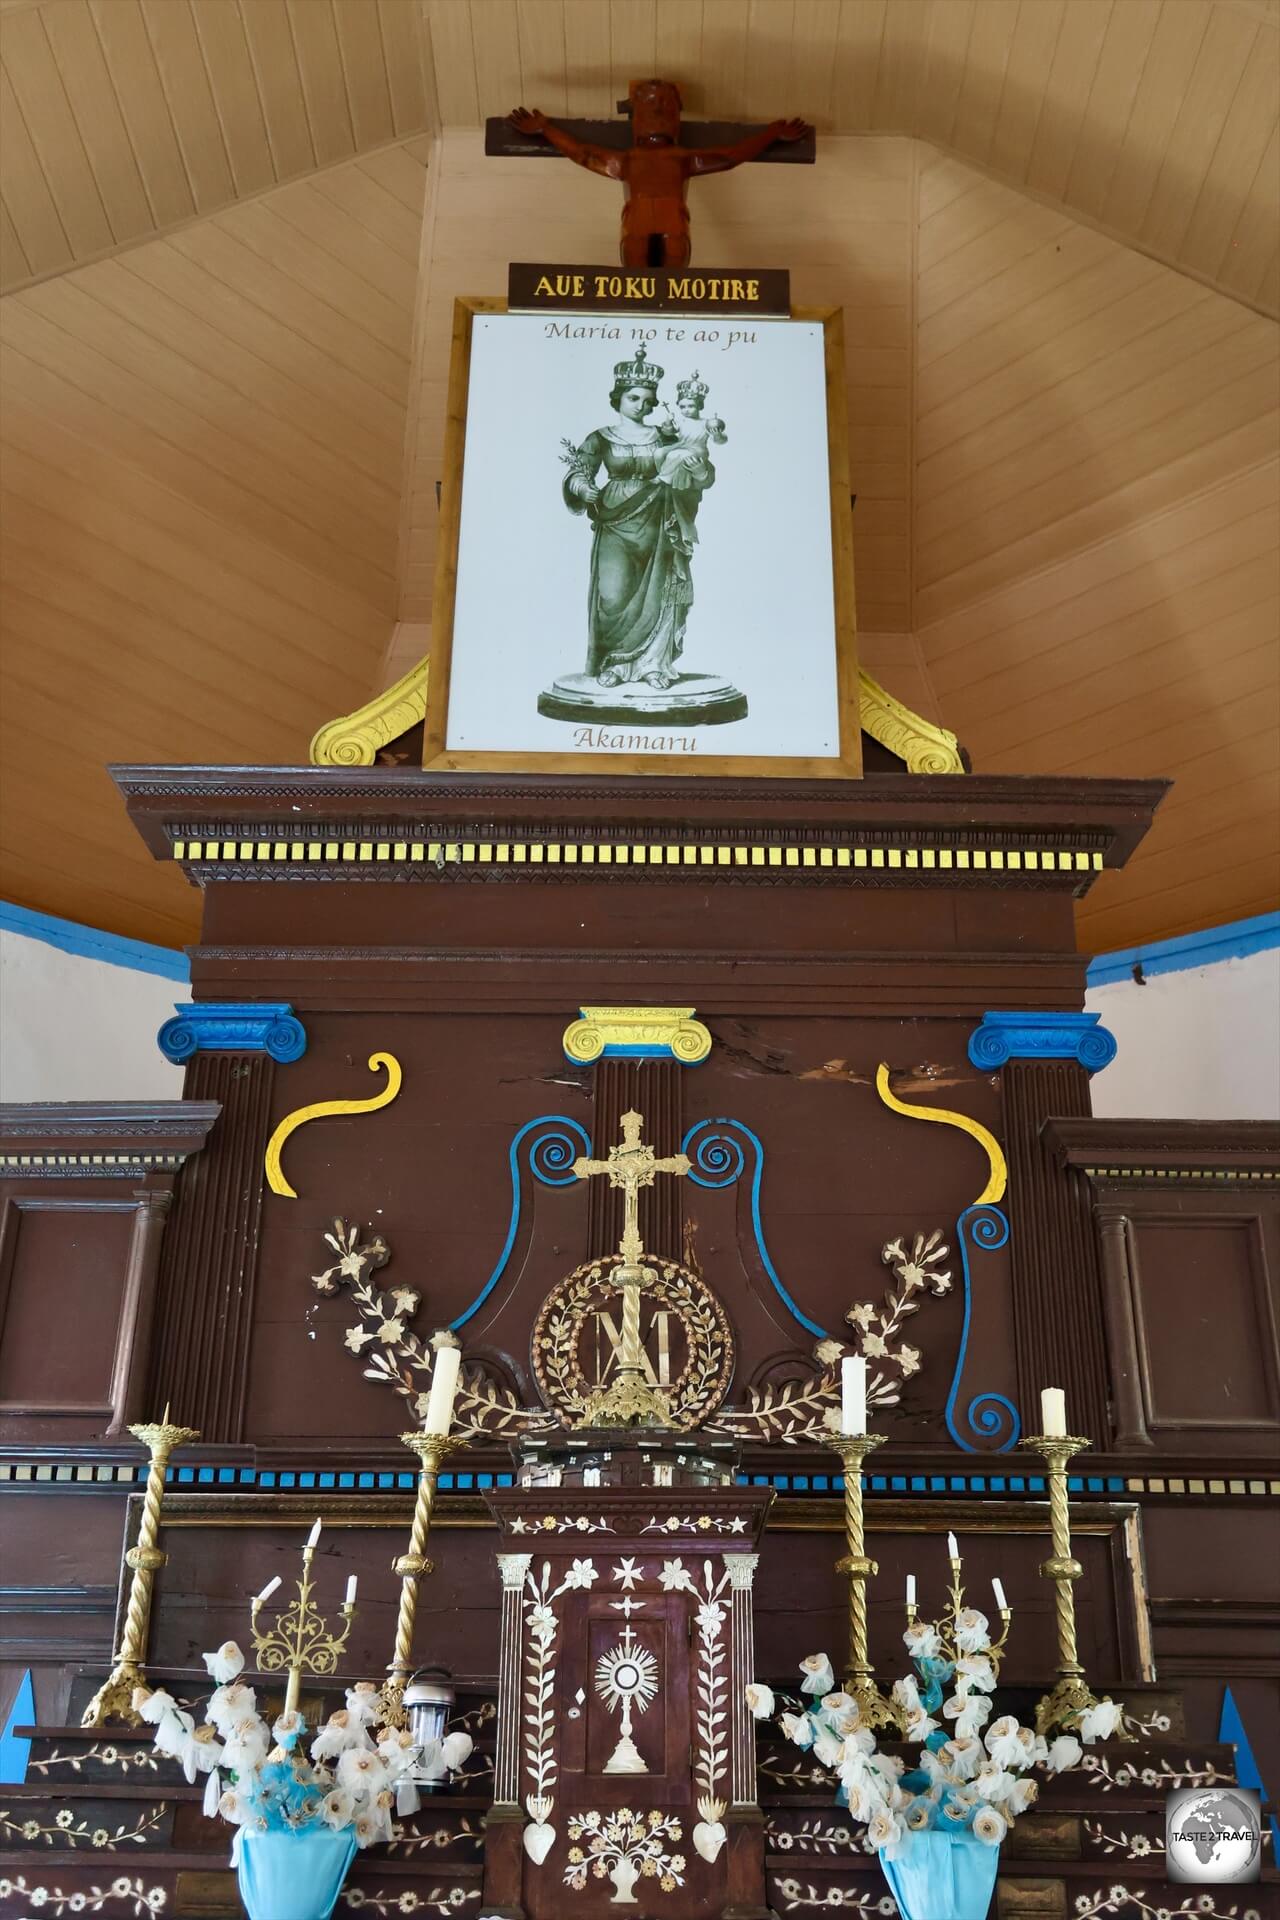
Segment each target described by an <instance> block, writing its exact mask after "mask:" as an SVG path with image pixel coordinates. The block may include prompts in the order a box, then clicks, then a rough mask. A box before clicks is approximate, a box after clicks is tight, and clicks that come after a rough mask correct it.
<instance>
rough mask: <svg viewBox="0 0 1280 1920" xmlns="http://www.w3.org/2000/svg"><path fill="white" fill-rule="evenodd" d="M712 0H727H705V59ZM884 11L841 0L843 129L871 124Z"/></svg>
mask: <svg viewBox="0 0 1280 1920" xmlns="http://www.w3.org/2000/svg"><path fill="white" fill-rule="evenodd" d="M713 4H719V5H723V4H724V0H704V5H705V9H706V11H704V16H703V18H704V24H703V59H704V60H707V58H708V53H707V44H706V42H707V30H706V19H707V17H708V14H709V12H710V8H711V6H712V5H713ZM960 4H961V5H967V4H969V0H960ZM885 13H886V0H840V29H839V35H838V38H837V40H836V60H835V72H834V76H833V82H832V89H831V113H832V119H833V121H834V123H835V125H836V127H837V129H838V130H839V131H841V132H845V133H865V132H866V130H867V129H868V127H869V126H870V125H871V103H872V101H873V100H874V99H875V94H876V76H877V72H878V69H879V66H880V42H881V40H882V39H883V38H884V22H885Z"/></svg>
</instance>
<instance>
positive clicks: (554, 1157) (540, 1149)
mask: <svg viewBox="0 0 1280 1920" xmlns="http://www.w3.org/2000/svg"><path fill="white" fill-rule="evenodd" d="M538 1127H546V1128H547V1129H548V1132H546V1133H545V1134H543V1135H542V1136H541V1137H540V1138H538V1139H537V1140H535V1141H534V1142H533V1143H532V1145H531V1146H530V1148H529V1166H530V1168H531V1169H532V1171H533V1174H534V1176H535V1178H536V1179H538V1180H541V1182H542V1184H543V1186H544V1187H567V1186H570V1185H572V1183H573V1181H574V1180H575V1179H576V1177H577V1176H576V1175H575V1173H574V1171H573V1162H574V1160H576V1159H577V1157H578V1156H577V1155H576V1153H575V1152H574V1151H573V1145H572V1142H571V1141H569V1140H567V1139H566V1138H565V1136H564V1134H562V1133H556V1132H554V1131H552V1129H554V1128H557V1127H568V1128H569V1129H570V1130H571V1131H572V1132H573V1133H576V1134H577V1136H578V1139H579V1140H580V1141H581V1143H582V1151H583V1152H584V1153H585V1154H590V1152H591V1140H590V1138H589V1136H588V1134H587V1131H586V1129H585V1127H581V1126H579V1125H578V1122H577V1121H576V1120H571V1119H570V1118H569V1116H568V1115H567V1114H564V1113H542V1114H539V1115H538V1118H537V1119H536V1120H526V1121H525V1123H524V1125H523V1126H522V1127H521V1129H520V1131H519V1133H517V1134H516V1136H515V1138H514V1140H513V1141H512V1142H511V1146H510V1148H509V1150H508V1152H507V1164H508V1166H509V1167H510V1169H511V1215H510V1218H509V1219H508V1221H507V1237H506V1239H505V1240H504V1242H503V1244H502V1252H501V1253H500V1254H499V1255H498V1263H497V1265H496V1266H495V1267H494V1269H493V1272H492V1273H491V1274H490V1275H489V1278H488V1279H487V1280H486V1281H485V1283H484V1285H483V1286H482V1287H481V1289H480V1291H479V1293H478V1294H477V1295H476V1297H475V1299H474V1300H473V1301H472V1302H471V1305H470V1306H469V1307H467V1308H465V1309H464V1310H463V1312H462V1313H460V1314H459V1315H458V1317H457V1319H456V1320H451V1321H450V1322H449V1325H450V1328H451V1330H452V1331H453V1332H454V1333H456V1332H457V1331H458V1328H459V1327H465V1326H466V1324H467V1322H468V1320H470V1319H471V1318H472V1317H473V1315H475V1314H477V1313H479V1311H480V1309H481V1307H482V1306H483V1305H484V1303H485V1301H486V1300H487V1299H488V1298H489V1295H490V1294H491V1293H492V1292H493V1290H494V1288H495V1287H496V1286H497V1284H498V1282H499V1280H501V1278H502V1276H503V1274H504V1273H505V1272H506V1266H507V1261H508V1260H509V1259H510V1258H511V1249H512V1247H513V1246H514V1245H515V1243H516V1230H517V1228H518V1227H519V1225H520V1145H521V1142H522V1141H523V1140H524V1139H525V1137H526V1136H527V1135H528V1134H530V1133H532V1132H534V1130H535V1129H536V1128H538ZM540 1154H541V1159H542V1162H543V1164H542V1165H539V1155H540ZM565 1166H567V1167H568V1168H569V1171H568V1173H561V1172H560V1171H559V1169H560V1168H561V1167H565Z"/></svg>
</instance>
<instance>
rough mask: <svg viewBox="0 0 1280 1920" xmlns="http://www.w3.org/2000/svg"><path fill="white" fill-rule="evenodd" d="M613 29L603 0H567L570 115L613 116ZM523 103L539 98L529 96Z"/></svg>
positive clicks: (566, 34) (567, 69) (568, 105)
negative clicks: (611, 35)
mask: <svg viewBox="0 0 1280 1920" xmlns="http://www.w3.org/2000/svg"><path fill="white" fill-rule="evenodd" d="M610 31H611V27H610V19H609V9H608V7H604V6H601V4H600V0H564V57H565V108H566V111H567V112H568V113H569V114H571V115H576V116H579V117H583V116H585V117H586V118H588V119H598V120H611V119H612V118H613V114H614V106H615V103H616V100H617V95H616V94H615V93H614V91H613V67H612V60H611V56H610ZM655 33H656V28H655ZM524 104H525V105H526V106H534V105H536V102H535V101H534V100H533V99H532V98H530V99H529V100H526V101H525V103H524Z"/></svg>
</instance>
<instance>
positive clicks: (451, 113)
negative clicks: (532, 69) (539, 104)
mask: <svg viewBox="0 0 1280 1920" xmlns="http://www.w3.org/2000/svg"><path fill="white" fill-rule="evenodd" d="M422 17H423V21H424V23H425V27H426V31H427V34H428V36H429V41H430V51H431V63H432V71H433V73H434V75H435V91H436V98H437V100H438V101H439V103H440V124H441V126H444V127H478V126H479V124H480V104H479V98H478V95H477V92H476V61H475V49H474V46H473V44H472V39H471V10H470V8H469V7H463V6H459V5H458V0H422ZM516 104H517V102H516V101H514V100H513V101H512V102H511V103H510V105H508V106H506V107H503V108H501V109H499V111H501V112H504V113H509V112H510V111H511V107H512V106H515V105H516ZM526 104H536V102H535V103H526Z"/></svg>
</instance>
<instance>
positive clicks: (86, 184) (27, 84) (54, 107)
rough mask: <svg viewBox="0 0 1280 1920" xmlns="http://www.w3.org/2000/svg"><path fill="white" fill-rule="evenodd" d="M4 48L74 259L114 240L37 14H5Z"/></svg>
mask: <svg viewBox="0 0 1280 1920" xmlns="http://www.w3.org/2000/svg"><path fill="white" fill-rule="evenodd" d="M3 49H4V54H3V57H4V68H5V73H6V75H7V76H8V80H9V83H10V85H11V86H12V88H13V92H14V97H15V99H16V100H17V102H18V107H19V110H20V111H21V114H22V118H23V121H24V123H25V125H26V129H27V133H28V135H29V136H30V139H31V143H32V146H33V147H34V148H35V151H36V154H37V157H38V159H39V162H40V167H41V170H42V172H43V173H44V177H45V179H46V180H47V181H48V183H49V191H50V192H51V193H52V195H53V198H54V201H55V202H56V204H57V208H58V218H59V221H60V222H61V225H62V230H63V232H64V233H65V234H66V236H67V239H68V241H69V242H70V244H71V249H72V252H73V253H74V254H76V255H77V257H78V256H80V255H82V254H87V253H96V252H99V251H101V250H102V249H103V248H104V247H109V246H111V244H112V243H113V241H114V239H115V235H114V234H113V233H112V231H111V223H110V221H109V220H108V218H107V212H106V208H105V207H104V205H103V202H102V195H101V194H100V193H99V191H98V182H97V179H96V178H95V176H94V171H93V167H92V165H91V164H90V161H89V156H88V154H87V153H86V151H85V146H84V141H83V140H82V139H81V137H80V129H79V127H78V126H77V124H76V117H75V114H74V113H73V112H72V109H71V104H70V101H69V100H68V98H67V91H66V88H65V86H64V85H63V81H62V75H61V73H60V72H59V70H58V65H57V62H56V61H55V59H54V57H53V49H52V48H51V47H50V45H49V38H48V35H47V34H46V33H45V30H44V18H43V15H42V13H40V12H33V13H17V14H12V15H10V16H9V18H8V19H7V20H6V22H5V28H4V39H3Z"/></svg>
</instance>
